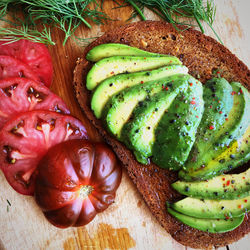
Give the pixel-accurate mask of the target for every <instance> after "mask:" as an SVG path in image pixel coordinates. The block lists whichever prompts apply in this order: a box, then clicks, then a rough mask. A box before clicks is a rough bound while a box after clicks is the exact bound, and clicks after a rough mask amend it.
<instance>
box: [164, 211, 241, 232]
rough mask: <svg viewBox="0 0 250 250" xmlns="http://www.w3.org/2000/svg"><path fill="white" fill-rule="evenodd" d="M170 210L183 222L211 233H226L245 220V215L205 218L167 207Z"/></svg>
mask: <svg viewBox="0 0 250 250" xmlns="http://www.w3.org/2000/svg"><path fill="white" fill-rule="evenodd" d="M167 210H168V212H169V213H170V214H171V215H172V216H174V217H175V218H176V219H178V220H179V221H181V222H182V223H184V224H186V225H188V226H190V227H193V228H196V229H198V230H200V231H204V232H209V233H224V232H228V231H232V230H233V229H235V228H236V227H238V226H239V225H240V224H241V223H242V222H243V220H244V215H241V216H239V217H234V218H229V219H203V218H194V217H191V216H188V215H184V214H181V213H179V212H177V211H175V210H173V209H171V208H169V207H168V208H167Z"/></svg>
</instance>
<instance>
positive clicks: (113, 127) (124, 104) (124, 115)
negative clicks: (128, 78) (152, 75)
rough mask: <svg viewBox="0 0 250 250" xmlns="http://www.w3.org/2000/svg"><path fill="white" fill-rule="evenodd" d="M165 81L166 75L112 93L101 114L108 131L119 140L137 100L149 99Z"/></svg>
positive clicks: (166, 79)
mask: <svg viewBox="0 0 250 250" xmlns="http://www.w3.org/2000/svg"><path fill="white" fill-rule="evenodd" d="M184 76H186V75H184ZM165 82H168V77H165V78H162V79H159V80H154V81H149V82H145V83H143V84H139V85H135V86H133V87H131V88H128V89H124V90H122V91H120V92H119V93H118V94H116V95H113V96H112V97H111V98H110V100H109V101H108V103H107V105H106V106H105V108H104V110H103V114H102V119H103V121H104V124H106V126H107V129H108V131H109V132H110V133H111V134H113V135H114V136H116V137H117V139H118V140H120V135H121V130H122V127H123V126H124V124H125V123H126V122H127V121H128V119H129V118H130V116H131V114H132V111H133V110H134V108H135V107H136V106H137V105H138V103H139V102H141V101H143V100H145V99H150V98H151V97H152V96H153V95H154V94H156V93H158V92H160V91H162V90H163V88H162V86H164V84H165Z"/></svg>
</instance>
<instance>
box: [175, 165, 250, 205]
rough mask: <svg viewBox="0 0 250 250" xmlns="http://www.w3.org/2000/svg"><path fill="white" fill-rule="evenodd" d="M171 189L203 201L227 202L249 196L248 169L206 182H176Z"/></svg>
mask: <svg viewBox="0 0 250 250" xmlns="http://www.w3.org/2000/svg"><path fill="white" fill-rule="evenodd" d="M172 187H173V188H174V189H175V190H177V191H178V192H179V193H181V194H184V195H187V196H190V197H195V198H204V199H214V200H218V199H219V200H221V199H225V200H229V199H239V198H244V197H246V196H249V195H250V169H248V170H247V171H245V172H243V173H240V174H225V175H220V176H216V177H214V178H212V179H210V180H208V181H196V182H194V181H193V182H185V181H177V182H174V183H173V184H172Z"/></svg>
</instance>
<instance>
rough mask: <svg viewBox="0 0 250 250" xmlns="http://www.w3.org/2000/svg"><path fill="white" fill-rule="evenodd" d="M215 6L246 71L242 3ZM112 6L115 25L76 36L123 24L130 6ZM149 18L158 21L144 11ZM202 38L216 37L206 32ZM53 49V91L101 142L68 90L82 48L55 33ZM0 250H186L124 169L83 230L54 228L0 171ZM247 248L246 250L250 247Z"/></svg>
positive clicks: (249, 55)
mask: <svg viewBox="0 0 250 250" xmlns="http://www.w3.org/2000/svg"><path fill="white" fill-rule="evenodd" d="M215 2H216V5H217V13H216V19H215V20H216V21H215V23H214V28H215V30H216V31H217V32H218V34H219V36H220V37H221V39H222V40H223V42H224V44H225V46H226V47H228V48H229V49H230V50H231V51H232V52H233V53H235V54H236V55H237V56H238V57H239V58H240V59H241V60H242V61H243V62H244V63H245V64H246V65H247V66H248V67H250V46H249V43H250V30H249V23H250V15H249V14H248V10H249V6H246V5H247V4H248V3H247V1H245V0H238V1H237V0H235V1H228V0H220V1H215ZM112 7H114V3H113V2H112V1H109V0H105V3H104V8H105V11H106V13H107V14H108V15H109V16H111V17H112V18H113V19H114V20H115V21H111V22H109V23H108V24H106V25H101V26H97V25H93V28H92V29H91V30H90V29H87V28H85V27H80V28H79V29H78V30H77V33H76V35H77V36H79V37H81V38H89V37H97V36H100V35H101V34H103V32H105V31H108V30H111V29H112V28H113V27H116V26H119V25H122V24H125V23H126V20H127V19H128V18H129V16H130V14H131V8H129V7H128V8H122V9H112ZM146 16H147V17H148V19H153V20H157V18H156V17H155V16H154V15H153V14H152V13H150V12H149V11H147V12H146ZM136 20H139V19H135V20H134V21H136ZM205 30H206V34H208V35H211V36H213V37H214V35H213V33H212V32H211V30H210V29H209V28H207V27H206V29H205ZM53 38H54V40H55V41H56V43H57V45H56V46H50V47H49V50H50V52H51V54H52V58H53V64H54V80H53V84H52V90H53V91H54V92H55V93H57V94H58V95H59V96H61V97H62V98H63V99H64V100H65V102H66V103H67V104H68V106H69V107H70V109H71V112H72V114H73V115H74V116H76V117H78V118H79V119H81V120H82V121H83V123H84V125H85V126H86V128H87V130H88V133H89V135H90V138H91V139H93V140H101V138H100V136H99V135H98V133H97V131H96V130H95V129H94V128H93V127H92V126H91V125H90V123H89V122H88V121H87V120H86V118H85V116H84V114H83V113H82V112H81V110H80V108H79V106H78V103H77V101H76V100H75V97H74V93H73V88H72V72H73V69H74V67H75V62H76V60H77V58H78V57H79V56H80V55H81V53H82V52H83V50H84V47H83V46H82V45H79V44H78V43H76V42H75V41H74V39H71V40H69V41H68V42H67V44H66V46H65V47H63V46H62V40H63V34H62V33H61V32H59V31H55V32H53ZM0 182H1V186H0V250H2V249H6V250H10V249H18V250H19V249H25V250H26V249H27V250H28V249H30V250H31V249H32V250H33V249H65V250H70V249H86V250H92V249H143V250H147V249H159V250H162V249H167V250H171V249H173V250H184V249H188V250H191V248H187V247H184V246H182V245H180V244H179V243H177V242H176V241H175V240H173V239H172V238H171V236H170V235H169V234H167V233H166V231H165V230H163V229H162V228H161V226H160V225H159V224H158V222H157V221H156V220H155V219H154V217H153V216H152V215H151V213H150V212H149V210H148V208H147V206H146V205H145V203H144V201H143V200H142V198H141V196H140V195H139V194H138V192H137V190H136V188H135V187H134V185H133V184H132V182H131V181H130V179H129V178H128V176H127V174H126V172H125V171H123V179H122V183H121V185H120V187H119V190H118V192H117V197H116V201H115V203H114V204H113V205H112V206H110V207H109V208H108V209H107V210H106V211H105V212H104V213H102V214H99V215H98V216H97V217H96V218H95V219H94V221H92V222H91V223H90V224H89V225H87V226H85V227H81V228H69V229H63V230H62V229H57V228H56V227H54V226H52V225H51V224H49V223H48V222H47V221H46V219H45V218H44V216H43V214H42V212H41V211H40V210H39V208H38V207H37V205H36V203H35V202H34V199H33V198H32V197H26V196H22V195H19V194H17V193H16V192H15V191H13V190H12V189H11V188H10V186H9V185H8V184H7V182H6V181H5V178H4V176H3V174H2V173H0ZM249 240H250V235H248V236H245V237H244V238H243V239H242V240H240V241H238V242H237V243H234V244H231V245H230V246H228V247H224V248H220V249H223V250H226V249H230V250H236V249H241V250H242V249H247V248H248V244H247V243H249ZM248 249H249V248H248Z"/></svg>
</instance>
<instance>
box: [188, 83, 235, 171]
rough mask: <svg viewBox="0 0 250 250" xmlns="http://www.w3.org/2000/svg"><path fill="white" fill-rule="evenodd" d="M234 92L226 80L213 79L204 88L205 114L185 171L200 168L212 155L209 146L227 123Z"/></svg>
mask: <svg viewBox="0 0 250 250" xmlns="http://www.w3.org/2000/svg"><path fill="white" fill-rule="evenodd" d="M232 91H233V89H232V87H231V85H230V84H229V82H228V81H227V80H225V79H224V78H213V79H211V80H209V81H207V82H206V84H205V86H204V87H203V99H204V102H205V104H204V114H203V116H202V120H201V123H200V125H199V127H198V129H197V134H196V139H195V143H194V146H193V148H192V151H191V152H190V155H189V159H188V161H187V163H186V164H185V165H184V167H183V168H184V169H190V168H192V169H195V168H199V167H200V166H201V165H202V164H204V155H205V154H210V153H211V152H210V151H208V150H207V148H208V145H209V146H210V147H211V145H212V144H213V143H214V140H215V137H216V136H217V134H218V131H219V130H220V128H221V126H222V125H223V124H224V123H225V115H227V114H229V112H230V111H231V109H232V107H233V100H234V98H233V96H232V94H231V93H232ZM217 137H218V136H217ZM212 153H213V152H212Z"/></svg>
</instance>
